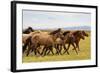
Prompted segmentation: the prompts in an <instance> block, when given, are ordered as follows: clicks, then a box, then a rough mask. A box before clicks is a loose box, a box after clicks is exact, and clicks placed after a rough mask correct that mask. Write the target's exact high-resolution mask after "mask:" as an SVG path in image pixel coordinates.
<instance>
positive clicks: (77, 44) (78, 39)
mask: <svg viewBox="0 0 100 73" xmlns="http://www.w3.org/2000/svg"><path fill="white" fill-rule="evenodd" d="M81 33H82V34H83V36H86V37H88V34H87V33H86V32H85V31H81ZM80 40H81V38H80V37H79V38H78V37H77V39H76V40H75V44H76V48H78V51H80V48H79V42H80Z"/></svg>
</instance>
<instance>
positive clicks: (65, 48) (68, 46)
mask: <svg viewBox="0 0 100 73" xmlns="http://www.w3.org/2000/svg"><path fill="white" fill-rule="evenodd" d="M69 46H70V45H69ZM69 46H68V49H69ZM63 48H64V50H66V52H67V54H68V55H69V52H68V49H66V46H65V45H63Z"/></svg>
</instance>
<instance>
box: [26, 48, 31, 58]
mask: <svg viewBox="0 0 100 73" xmlns="http://www.w3.org/2000/svg"><path fill="white" fill-rule="evenodd" d="M31 49H32V46H31V47H30V48H28V50H27V54H26V56H28V55H29V52H30V50H31Z"/></svg>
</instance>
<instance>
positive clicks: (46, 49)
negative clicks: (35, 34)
mask: <svg viewBox="0 0 100 73" xmlns="http://www.w3.org/2000/svg"><path fill="white" fill-rule="evenodd" d="M47 51H48V48H47V47H46V48H45V51H44V55H43V56H45V55H46V53H47Z"/></svg>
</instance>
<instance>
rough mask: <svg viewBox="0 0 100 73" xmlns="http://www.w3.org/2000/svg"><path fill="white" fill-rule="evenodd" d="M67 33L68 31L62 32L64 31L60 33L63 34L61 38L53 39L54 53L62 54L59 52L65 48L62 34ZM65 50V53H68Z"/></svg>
mask: <svg viewBox="0 0 100 73" xmlns="http://www.w3.org/2000/svg"><path fill="white" fill-rule="evenodd" d="M68 33H70V31H66V32H64V33H63V34H62V35H63V37H62V38H57V39H56V41H55V48H56V54H58V55H59V54H60V55H62V53H61V50H62V48H64V49H65V50H66V46H65V39H64V36H65V35H67V34H68ZM66 52H67V54H68V55H69V52H68V51H66Z"/></svg>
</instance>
